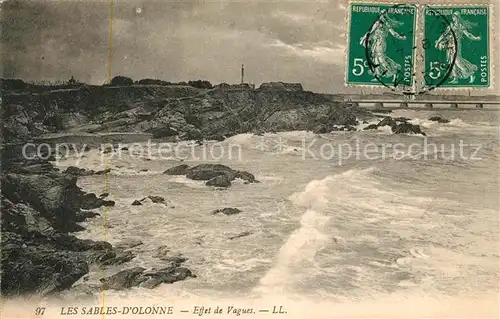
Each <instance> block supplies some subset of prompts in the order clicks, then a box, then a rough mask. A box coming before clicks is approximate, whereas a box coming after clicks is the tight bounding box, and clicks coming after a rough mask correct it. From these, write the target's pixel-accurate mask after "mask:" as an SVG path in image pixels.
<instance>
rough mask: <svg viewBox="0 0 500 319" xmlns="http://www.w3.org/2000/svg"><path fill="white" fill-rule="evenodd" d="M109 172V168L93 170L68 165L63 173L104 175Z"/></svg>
mask: <svg viewBox="0 0 500 319" xmlns="http://www.w3.org/2000/svg"><path fill="white" fill-rule="evenodd" d="M109 172H111V169H110V168H108V169H105V170H101V171H94V170H86V169H84V168H78V167H75V166H70V167H68V168H66V170H65V171H64V172H63V173H65V174H71V175H74V176H91V175H104V174H106V173H109Z"/></svg>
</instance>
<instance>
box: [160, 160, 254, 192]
mask: <svg viewBox="0 0 500 319" xmlns="http://www.w3.org/2000/svg"><path fill="white" fill-rule="evenodd" d="M167 172H169V174H170V175H173V174H175V175H180V173H184V174H185V175H186V177H187V178H189V179H192V180H196V181H208V182H207V185H209V186H218V185H227V186H221V187H228V186H230V183H231V181H233V180H235V179H236V178H239V179H242V180H244V181H245V182H247V183H259V181H258V180H256V179H255V176H254V175H253V174H251V173H249V172H246V171H237V170H233V169H232V168H230V167H228V166H225V165H221V164H200V165H197V166H194V167H191V168H190V167H189V166H187V165H180V166H175V167H172V168H170V169H168V170H167V171H165V173H167ZM184 174H182V175H184Z"/></svg>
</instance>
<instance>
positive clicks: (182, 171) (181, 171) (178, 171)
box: [163, 164, 189, 175]
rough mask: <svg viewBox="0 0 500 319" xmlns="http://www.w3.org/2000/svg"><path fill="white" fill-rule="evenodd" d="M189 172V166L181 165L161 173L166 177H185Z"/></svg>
mask: <svg viewBox="0 0 500 319" xmlns="http://www.w3.org/2000/svg"><path fill="white" fill-rule="evenodd" d="M188 170H189V165H186V164H182V165H178V166H174V167H172V168H169V169H167V170H166V171H164V172H163V174H167V175H186V174H187V172H188Z"/></svg>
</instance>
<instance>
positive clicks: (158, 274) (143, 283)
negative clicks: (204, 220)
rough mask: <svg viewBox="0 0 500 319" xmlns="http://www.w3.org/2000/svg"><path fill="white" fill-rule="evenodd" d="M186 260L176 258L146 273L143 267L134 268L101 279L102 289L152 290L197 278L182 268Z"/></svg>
mask: <svg viewBox="0 0 500 319" xmlns="http://www.w3.org/2000/svg"><path fill="white" fill-rule="evenodd" d="M185 260H186V259H185V258H174V259H171V260H170V263H169V265H168V266H167V267H164V268H161V269H152V270H148V271H146V269H145V268H142V267H134V268H130V269H125V270H122V271H119V272H118V273H116V274H114V275H112V276H109V277H106V278H101V279H100V281H101V284H102V289H104V290H108V289H113V290H123V289H127V288H131V287H142V288H148V289H152V288H155V287H157V286H158V285H160V284H162V283H166V284H171V283H174V282H177V281H181V280H185V279H187V278H189V277H193V278H196V275H194V274H193V273H192V272H191V271H190V270H189V269H187V268H184V267H181V263H183V262H184V261H185Z"/></svg>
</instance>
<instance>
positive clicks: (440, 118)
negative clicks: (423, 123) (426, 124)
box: [429, 116, 450, 124]
mask: <svg viewBox="0 0 500 319" xmlns="http://www.w3.org/2000/svg"><path fill="white" fill-rule="evenodd" d="M429 121H433V122H438V123H442V124H446V123H450V120H447V119H445V118H442V117H440V116H433V117H431V118H429Z"/></svg>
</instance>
